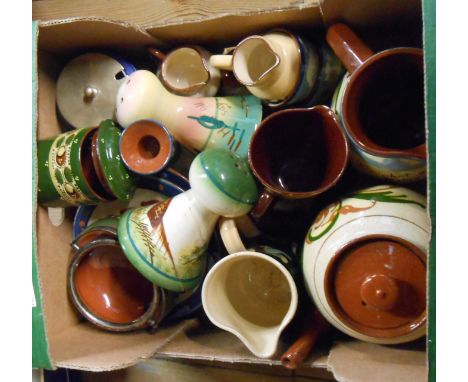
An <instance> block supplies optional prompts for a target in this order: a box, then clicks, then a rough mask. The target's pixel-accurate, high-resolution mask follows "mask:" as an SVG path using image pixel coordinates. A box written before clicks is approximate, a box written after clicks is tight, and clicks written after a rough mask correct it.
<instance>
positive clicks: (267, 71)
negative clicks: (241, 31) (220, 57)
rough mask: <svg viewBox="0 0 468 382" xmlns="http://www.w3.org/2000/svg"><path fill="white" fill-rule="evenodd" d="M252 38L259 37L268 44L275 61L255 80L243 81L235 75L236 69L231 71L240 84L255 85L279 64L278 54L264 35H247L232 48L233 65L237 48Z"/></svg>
mask: <svg viewBox="0 0 468 382" xmlns="http://www.w3.org/2000/svg"><path fill="white" fill-rule="evenodd" d="M253 39H261V40H263V41H264V42H265V44H266V45H267V46H268V49H270V51H271V53H272V54H273V55H274V56H275V63H274V64H273V65H272V66H271V67H270V68H268V70H266V71H265V72H263V73H262V74H261V75H260V77H258V78H257V79H256V80H255V81H250V82H248V81H243V80H241V79H240V78H239V76H238V75H237V72H236V70H234V71H233V74H234V77H235V78H236V80H237V81H239V82H240V83H241V84H242V85H244V86H254V85H257V84H258V83H259V82H261V81H262V79H264V78H265V76H266V75H267V74H269V73H270V72H271V71H273V69H275V68H276V67H277V66H278V65H279V64H280V61H281V60H280V57H279V55H278V54H277V53H276V52H275V51H274V50H273V47H272V46H271V43H270V42H269V41H268V40H267V39H266V38H265V36H264V35H251V36H248V37H246V38H244V39H243V40H242V41H241V42H240V43H239V44H237V46H236V47H235V48H234V50H233V52H232V62H233V65H234V61H235V57H236V55H237V53H238V52H239V48H240V47H241V46H242V45H243V44H244V43H245V42H247V41H249V40H253Z"/></svg>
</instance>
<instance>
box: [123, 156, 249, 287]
mask: <svg viewBox="0 0 468 382" xmlns="http://www.w3.org/2000/svg"><path fill="white" fill-rule="evenodd" d="M189 179H190V185H191V187H192V188H191V189H190V190H188V191H186V192H184V193H182V194H179V195H177V196H175V197H173V198H170V199H167V200H165V201H163V202H161V203H156V204H154V205H150V206H147V207H141V208H135V209H130V210H128V211H127V212H125V213H124V215H123V216H122V217H121V219H120V223H119V228H118V235H119V241H120V243H121V245H122V247H123V249H124V252H125V254H126V255H127V257H128V259H129V260H130V262H131V263H132V264H133V265H134V266H135V268H137V269H138V270H139V271H140V272H141V273H142V274H143V275H144V276H145V277H146V278H147V279H148V280H150V281H151V282H153V283H155V284H156V285H158V286H160V287H162V288H166V289H169V290H172V291H177V292H181V291H185V290H188V289H191V288H194V287H196V286H197V284H198V283H199V282H200V281H201V275H202V273H203V270H204V267H205V262H206V253H205V252H206V248H207V245H208V242H209V240H210V237H211V235H212V233H213V230H214V226H215V224H216V221H217V220H218V218H219V216H220V215H222V216H229V217H235V216H240V215H244V214H246V213H248V212H249V211H250V209H251V208H252V207H253V205H254V204H255V202H256V200H257V196H258V195H257V188H256V185H255V181H254V179H253V176H252V175H251V173H250V170H249V167H248V164H247V162H246V161H245V160H243V159H241V158H239V157H237V156H235V155H234V154H232V153H230V152H229V151H227V150H221V149H209V150H205V151H204V152H202V153H200V154H199V155H197V157H196V158H195V160H194V162H193V163H192V165H191V167H190V174H189Z"/></svg>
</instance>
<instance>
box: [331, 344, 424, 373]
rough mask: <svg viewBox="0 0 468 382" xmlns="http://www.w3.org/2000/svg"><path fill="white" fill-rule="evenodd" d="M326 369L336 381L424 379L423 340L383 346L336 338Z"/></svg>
mask: <svg viewBox="0 0 468 382" xmlns="http://www.w3.org/2000/svg"><path fill="white" fill-rule="evenodd" d="M327 364H328V369H329V370H331V371H332V373H333V376H334V377H335V378H336V380H338V381H340V382H345V381H353V382H376V381H378V382H395V381H398V382H423V381H426V380H427V362H426V353H425V352H424V343H421V342H418V343H415V344H409V345H406V346H404V345H400V346H383V345H376V344H371V343H366V342H361V341H354V340H350V341H346V342H338V343H337V344H335V345H334V346H333V348H332V349H331V351H330V355H329V356H328V361H327Z"/></svg>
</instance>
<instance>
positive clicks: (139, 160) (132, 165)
mask: <svg viewBox="0 0 468 382" xmlns="http://www.w3.org/2000/svg"><path fill="white" fill-rule="evenodd" d="M119 150H120V157H121V158H122V161H123V163H124V164H125V166H127V168H128V169H129V170H131V171H132V172H134V173H136V174H138V175H142V176H146V175H154V174H156V173H158V172H160V171H161V170H164V168H166V166H167V165H168V164H169V162H170V161H171V159H172V157H173V156H174V151H175V146H174V140H173V139H172V136H171V134H170V133H169V131H167V129H166V128H165V127H164V126H163V125H162V124H161V123H159V122H157V121H155V120H152V119H143V120H140V121H137V122H134V123H132V124H131V125H130V126H128V127H127V128H126V129H125V130H124V131H123V132H122V135H121V136H120V143H119Z"/></svg>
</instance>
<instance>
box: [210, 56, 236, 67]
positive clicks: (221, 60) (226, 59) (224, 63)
mask: <svg viewBox="0 0 468 382" xmlns="http://www.w3.org/2000/svg"><path fill="white" fill-rule="evenodd" d="M210 65H211V66H214V67H215V68H218V69H220V70H229V71H232V55H230V54H214V55H212V56H211V57H210Z"/></svg>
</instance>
